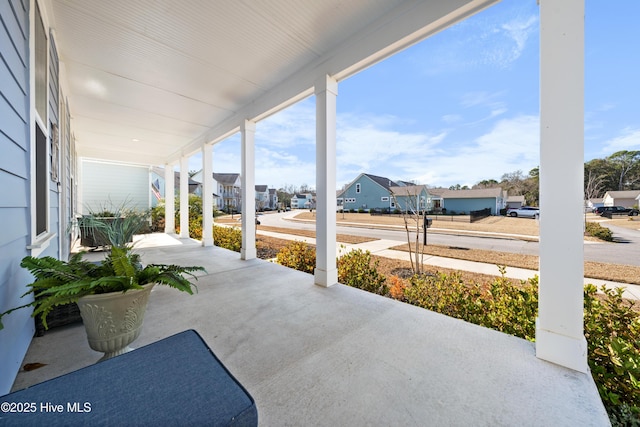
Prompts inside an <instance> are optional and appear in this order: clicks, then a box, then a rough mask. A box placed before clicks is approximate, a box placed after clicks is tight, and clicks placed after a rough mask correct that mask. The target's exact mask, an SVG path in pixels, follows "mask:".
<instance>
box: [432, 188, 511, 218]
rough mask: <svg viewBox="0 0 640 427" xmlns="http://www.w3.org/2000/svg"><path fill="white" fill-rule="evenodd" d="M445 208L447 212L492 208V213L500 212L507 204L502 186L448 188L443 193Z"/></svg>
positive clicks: (465, 211)
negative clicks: (469, 188) (473, 188)
mask: <svg viewBox="0 0 640 427" xmlns="http://www.w3.org/2000/svg"><path fill="white" fill-rule="evenodd" d="M442 199H443V208H445V209H446V210H447V213H452V212H456V213H461V212H464V213H466V214H468V213H469V212H470V211H479V210H482V209H486V208H489V209H491V215H497V214H499V213H500V209H503V208H504V207H505V205H506V201H505V198H504V193H503V192H502V188H499V187H498V188H481V189H475V190H446V191H444V192H443V193H442Z"/></svg>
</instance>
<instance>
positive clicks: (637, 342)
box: [584, 285, 640, 425]
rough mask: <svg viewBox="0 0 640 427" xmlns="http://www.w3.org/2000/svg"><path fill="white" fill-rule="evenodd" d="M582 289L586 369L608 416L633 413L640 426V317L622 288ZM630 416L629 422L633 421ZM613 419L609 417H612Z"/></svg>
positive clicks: (590, 286)
mask: <svg viewBox="0 0 640 427" xmlns="http://www.w3.org/2000/svg"><path fill="white" fill-rule="evenodd" d="M597 291H598V289H597V288H596V287H595V286H593V285H587V286H585V288H584V308H585V310H584V313H585V314H584V328H585V337H586V339H587V343H588V346H589V367H590V368H591V375H593V378H594V380H595V382H596V384H597V386H598V391H599V392H600V396H601V397H602V400H603V402H604V404H605V406H606V407H607V411H609V413H610V414H612V413H614V414H616V417H618V418H619V417H620V416H623V415H624V414H625V413H629V414H633V417H635V422H636V423H637V424H636V425H640V415H639V413H640V314H639V313H638V312H637V311H634V310H633V308H632V306H633V303H632V302H630V301H626V300H624V299H623V298H622V293H623V289H620V288H618V289H615V290H611V289H606V288H605V287H604V286H603V287H602V288H601V289H600V291H601V292H602V294H603V296H598V295H596V293H597ZM633 417H630V418H629V419H630V420H631V419H633ZM612 418H613V417H612Z"/></svg>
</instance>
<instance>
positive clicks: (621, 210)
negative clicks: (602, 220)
mask: <svg viewBox="0 0 640 427" xmlns="http://www.w3.org/2000/svg"><path fill="white" fill-rule="evenodd" d="M597 209H598V210H599V212H597V213H599V214H600V216H605V214H609V213H611V214H627V215H629V216H637V215H638V209H633V208H625V207H624V206H603V207H601V208H597Z"/></svg>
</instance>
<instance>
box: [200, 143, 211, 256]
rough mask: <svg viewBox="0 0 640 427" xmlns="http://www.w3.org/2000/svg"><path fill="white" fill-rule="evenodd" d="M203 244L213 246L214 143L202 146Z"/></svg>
mask: <svg viewBox="0 0 640 427" xmlns="http://www.w3.org/2000/svg"><path fill="white" fill-rule="evenodd" d="M202 246H213V145H208V144H205V145H203V146H202Z"/></svg>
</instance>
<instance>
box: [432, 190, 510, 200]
mask: <svg viewBox="0 0 640 427" xmlns="http://www.w3.org/2000/svg"><path fill="white" fill-rule="evenodd" d="M499 197H502V188H500V187H496V188H478V189H473V190H445V191H444V192H443V193H442V198H443V199H488V198H499Z"/></svg>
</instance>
